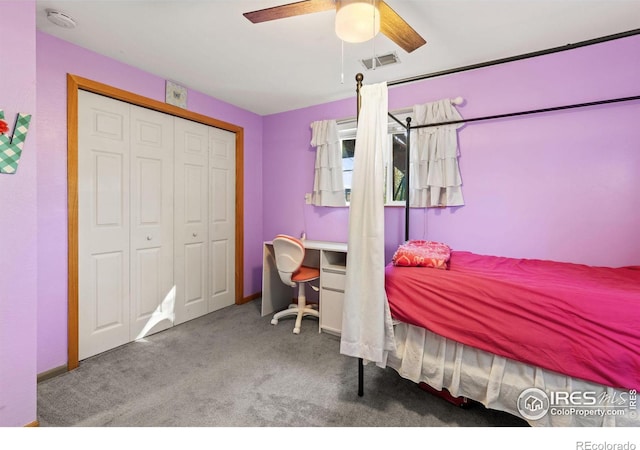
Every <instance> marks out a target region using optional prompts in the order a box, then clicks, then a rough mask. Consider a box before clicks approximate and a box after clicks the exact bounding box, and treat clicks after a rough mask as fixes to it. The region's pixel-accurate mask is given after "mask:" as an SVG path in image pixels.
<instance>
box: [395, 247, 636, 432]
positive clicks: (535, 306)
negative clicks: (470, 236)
mask: <svg viewBox="0 0 640 450" xmlns="http://www.w3.org/2000/svg"><path fill="white" fill-rule="evenodd" d="M385 290H386V293H387V297H388V300H389V306H390V309H391V315H392V317H393V319H394V320H395V339H396V345H397V350H396V352H394V353H393V354H391V355H389V358H388V360H387V364H388V366H390V367H392V368H394V369H395V370H397V371H398V373H399V374H400V375H401V376H403V377H405V378H408V379H411V380H412V381H414V382H416V383H421V382H422V383H426V384H428V385H429V386H431V387H433V388H434V389H437V390H441V389H447V391H449V392H450V393H451V394H452V395H453V396H463V397H468V398H471V399H474V400H477V401H480V402H481V403H483V404H485V406H487V407H489V408H493V409H498V410H503V411H507V412H509V413H512V414H515V415H519V416H520V417H523V418H525V419H527V420H528V422H529V423H530V424H531V425H533V426H539V425H564V426H572V425H587V426H602V425H607V426H630V425H640V421H638V418H637V415H636V414H635V408H634V404H633V403H632V402H631V400H633V396H634V395H635V392H636V391H637V390H638V388H639V387H640V351H639V350H640V335H639V334H638V332H637V331H638V325H637V324H638V323H640V267H622V268H608V267H590V266H586V265H580V264H571V263H561V262H554V261H542V260H534V259H515V258H505V257H496V256H487V255H477V254H474V253H470V252H463V251H453V252H451V255H450V259H449V261H448V266H447V267H446V268H445V269H442V268H440V269H438V268H429V267H400V266H395V265H394V264H389V265H388V266H387V267H386V270H385ZM529 388H538V389H541V390H542V391H546V392H569V393H571V392H573V393H583V392H589V394H588V395H587V396H586V399H585V398H580V399H577V398H574V400H573V403H574V404H572V405H569V404H567V405H562V406H563V407H564V406H578V403H579V402H583V404H582V406H589V408H584V407H583V408H577V409H581V411H582V412H578V413H576V412H575V411H573V414H568V411H570V410H569V408H553V407H552V408H551V409H550V410H549V412H548V413H547V414H545V415H544V416H543V417H541V418H537V419H529V418H528V417H526V416H527V415H528V414H527V412H526V411H525V415H524V416H523V414H522V411H520V410H518V398H519V397H520V395H521V394H522V392H523V391H525V390H526V389H529ZM574 395H577V394H574ZM580 395H582V394H580ZM589 397H593V398H595V399H596V400H595V402H594V401H593V400H589ZM587 402H588V403H594V404H593V405H592V404H589V405H586V404H585V403H587ZM565 403H567V402H565ZM556 404H557V401H556ZM551 406H553V405H551ZM556 406H559V405H556ZM598 410H600V411H603V412H602V413H600V412H596V411H598ZM587 411H593V412H591V413H587ZM580 414H582V415H580ZM589 414H591V415H589ZM600 414H602V415H600Z"/></svg>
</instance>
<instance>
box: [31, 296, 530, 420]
mask: <svg viewBox="0 0 640 450" xmlns="http://www.w3.org/2000/svg"><path fill="white" fill-rule="evenodd" d="M270 319H271V318H270V317H260V301H259V300H256V301H253V302H250V303H247V304H244V305H240V306H235V305H234V306H230V307H227V308H224V309H222V310H220V311H216V312H214V313H211V314H207V315H206V316H203V317H200V318H198V319H195V320H192V321H189V322H186V323H184V324H181V325H178V326H175V327H173V328H171V329H168V330H166V331H163V332H160V333H156V334H154V335H151V336H148V337H147V338H145V339H142V340H139V341H135V342H132V343H129V344H126V345H123V346H121V347H118V348H116V349H113V350H110V351H108V352H105V353H102V354H100V355H97V356H94V357H91V358H88V359H86V360H84V361H81V363H80V367H79V368H78V369H76V370H74V371H71V372H67V373H64V374H62V375H59V376H56V377H54V378H50V379H48V380H45V381H42V382H40V383H39V384H38V399H37V401H38V420H39V422H40V426H41V427H523V426H527V424H526V423H525V422H524V421H523V420H521V419H519V418H517V417H514V416H512V415H509V414H505V413H502V412H498V411H493V410H488V409H486V408H484V407H483V406H482V405H480V404H472V406H471V407H469V408H465V409H462V408H460V407H457V406H454V405H452V404H450V403H448V402H446V401H445V400H443V399H441V398H439V397H436V396H433V395H431V394H429V393H427V392H425V391H423V390H422V389H420V388H419V387H418V386H417V385H416V384H414V383H412V382H411V381H409V380H406V379H403V378H401V377H400V376H399V375H398V374H397V372H396V371H395V370H393V369H390V368H387V369H380V368H378V367H376V366H374V365H367V366H365V368H364V380H365V384H364V396H363V397H358V395H357V360H356V359H354V358H350V357H346V356H344V355H341V354H340V352H339V347H340V341H339V338H337V337H335V336H333V335H330V334H327V333H320V334H319V333H318V324H317V320H316V319H305V320H304V321H303V324H302V330H301V333H300V334H299V335H294V334H293V333H292V329H293V321H292V320H286V319H283V320H281V321H280V323H279V324H278V325H277V326H273V325H271V324H270Z"/></svg>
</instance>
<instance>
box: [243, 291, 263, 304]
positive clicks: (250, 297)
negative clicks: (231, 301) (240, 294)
mask: <svg viewBox="0 0 640 450" xmlns="http://www.w3.org/2000/svg"><path fill="white" fill-rule="evenodd" d="M260 297H262V291H261V292H256V293H255V294H252V295H250V296H248V297H245V298H243V299H242V300H240V303H238V304H239V305H244V304H245V303H249V302H251V301H253V300H255V299H257V298H260Z"/></svg>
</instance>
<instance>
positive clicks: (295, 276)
mask: <svg viewBox="0 0 640 450" xmlns="http://www.w3.org/2000/svg"><path fill="white" fill-rule="evenodd" d="M273 250H274V251H275V254H276V267H277V269H278V274H279V275H280V279H281V280H282V282H283V283H284V284H286V285H288V286H291V287H294V288H295V287H296V286H297V287H298V303H292V304H291V305H289V308H288V309H285V310H284V311H280V312H278V313H276V314H274V316H273V319H271V324H272V325H277V324H278V320H280V319H281V318H282V317H287V316H296V323H295V325H294V328H293V332H294V334H300V325H301V324H302V318H303V317H306V316H313V317H318V310H317V309H315V308H317V305H307V298H306V295H305V284H306V283H308V282H309V281H313V280H317V279H318V278H320V270H319V269H317V268H315V267H307V266H303V265H302V261H303V260H304V253H305V249H304V245H303V244H302V241H301V240H300V239H297V238H295V237H292V236H287V235H284V234H279V235H277V236H276V237H275V239H274V240H273ZM311 287H312V288H313V286H311Z"/></svg>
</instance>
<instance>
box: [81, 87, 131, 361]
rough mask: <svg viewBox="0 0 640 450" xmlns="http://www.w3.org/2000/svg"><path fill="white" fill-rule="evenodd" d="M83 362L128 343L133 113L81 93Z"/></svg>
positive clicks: (105, 99) (107, 100)
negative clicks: (131, 119)
mask: <svg viewBox="0 0 640 450" xmlns="http://www.w3.org/2000/svg"><path fill="white" fill-rule="evenodd" d="M78 105H79V114H78V223H79V226H78V263H79V264H78V276H79V281H78V294H79V299H78V319H79V324H78V325H79V329H78V332H79V358H80V359H85V358H88V357H90V356H93V355H96V354H98V353H101V352H103V351H106V350H109V349H111V348H114V347H117V346H119V345H122V344H125V343H127V342H128V341H129V325H130V319H129V307H130V297H129V282H130V277H129V264H130V263H129V258H130V251H129V216H130V214H129V207H130V204H129V170H130V165H129V154H130V146H129V108H128V105H126V104H123V103H121V102H118V101H116V100H112V99H108V98H105V97H101V96H98V95H95V94H91V93H88V92H84V91H80V92H79V93H78Z"/></svg>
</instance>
